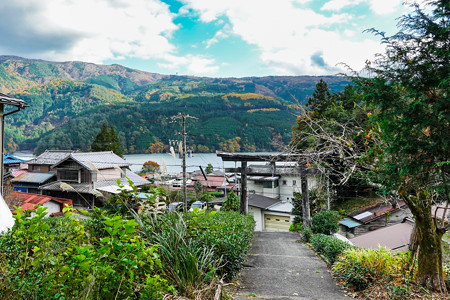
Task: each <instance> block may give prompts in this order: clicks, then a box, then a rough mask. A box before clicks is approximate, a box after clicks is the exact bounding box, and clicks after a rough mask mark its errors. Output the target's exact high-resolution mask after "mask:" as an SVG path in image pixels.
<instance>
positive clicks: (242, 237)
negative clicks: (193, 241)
mask: <svg viewBox="0 0 450 300" xmlns="http://www.w3.org/2000/svg"><path fill="white" fill-rule="evenodd" d="M208 223H209V224H208V229H207V230H204V231H203V232H202V233H201V234H200V236H199V238H200V240H201V242H202V243H203V245H205V246H208V247H211V248H213V249H214V255H215V257H217V258H219V257H222V259H223V263H224V265H223V267H222V268H220V269H219V270H218V271H219V274H220V275H222V276H226V277H227V278H232V277H234V276H235V275H236V274H237V273H238V272H239V271H240V270H241V268H242V265H243V263H244V261H245V257H246V255H247V252H248V250H249V249H250V246H251V243H252V240H253V229H254V227H255V221H254V219H253V217H252V216H251V215H245V216H244V215H241V214H239V213H238V212H218V213H217V214H216V215H215V216H214V218H211V219H210V220H208Z"/></svg>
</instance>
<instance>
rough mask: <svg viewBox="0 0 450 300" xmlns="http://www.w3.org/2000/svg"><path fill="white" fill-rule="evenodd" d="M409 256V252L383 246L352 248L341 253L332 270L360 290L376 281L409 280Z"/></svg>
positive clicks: (353, 287)
mask: <svg viewBox="0 0 450 300" xmlns="http://www.w3.org/2000/svg"><path fill="white" fill-rule="evenodd" d="M409 256H410V255H409V252H391V251H389V250H387V249H386V248H381V247H380V248H378V249H376V250H375V249H357V248H350V249H347V250H345V251H344V252H343V253H342V254H341V256H340V257H339V260H338V261H336V262H335V264H334V265H333V267H332V270H333V272H334V274H335V275H337V276H338V277H339V278H341V279H342V280H343V281H344V282H345V284H346V285H347V286H349V287H351V288H352V289H354V290H357V291H359V290H362V289H365V288H366V287H367V286H368V285H369V284H370V283H372V282H374V281H385V282H387V283H389V282H392V281H394V279H397V280H395V281H398V279H399V278H400V279H402V280H403V281H405V279H406V280H408V278H409V277H410V275H409V271H408V270H407V265H408V263H407V262H408V261H409ZM398 292H401V291H398Z"/></svg>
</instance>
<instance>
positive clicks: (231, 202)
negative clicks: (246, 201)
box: [221, 191, 241, 212]
mask: <svg viewBox="0 0 450 300" xmlns="http://www.w3.org/2000/svg"><path fill="white" fill-rule="evenodd" d="M240 207H241V202H240V200H239V198H238V196H236V194H235V193H234V192H233V191H231V192H230V193H229V194H228V195H227V199H226V200H225V202H224V203H223V205H222V209H221V210H222V211H237V212H238V211H239V210H240Z"/></svg>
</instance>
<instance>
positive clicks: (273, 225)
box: [264, 215, 291, 231]
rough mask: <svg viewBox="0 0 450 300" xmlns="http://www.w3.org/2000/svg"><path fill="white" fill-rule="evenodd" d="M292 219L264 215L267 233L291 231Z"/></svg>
mask: <svg viewBox="0 0 450 300" xmlns="http://www.w3.org/2000/svg"><path fill="white" fill-rule="evenodd" d="M290 226H291V219H290V218H289V217H284V216H275V215H264V229H265V231H289V227H290Z"/></svg>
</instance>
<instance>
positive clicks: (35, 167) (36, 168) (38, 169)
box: [33, 166, 41, 172]
mask: <svg viewBox="0 0 450 300" xmlns="http://www.w3.org/2000/svg"><path fill="white" fill-rule="evenodd" d="M33 171H34V172H40V171H41V166H33Z"/></svg>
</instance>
